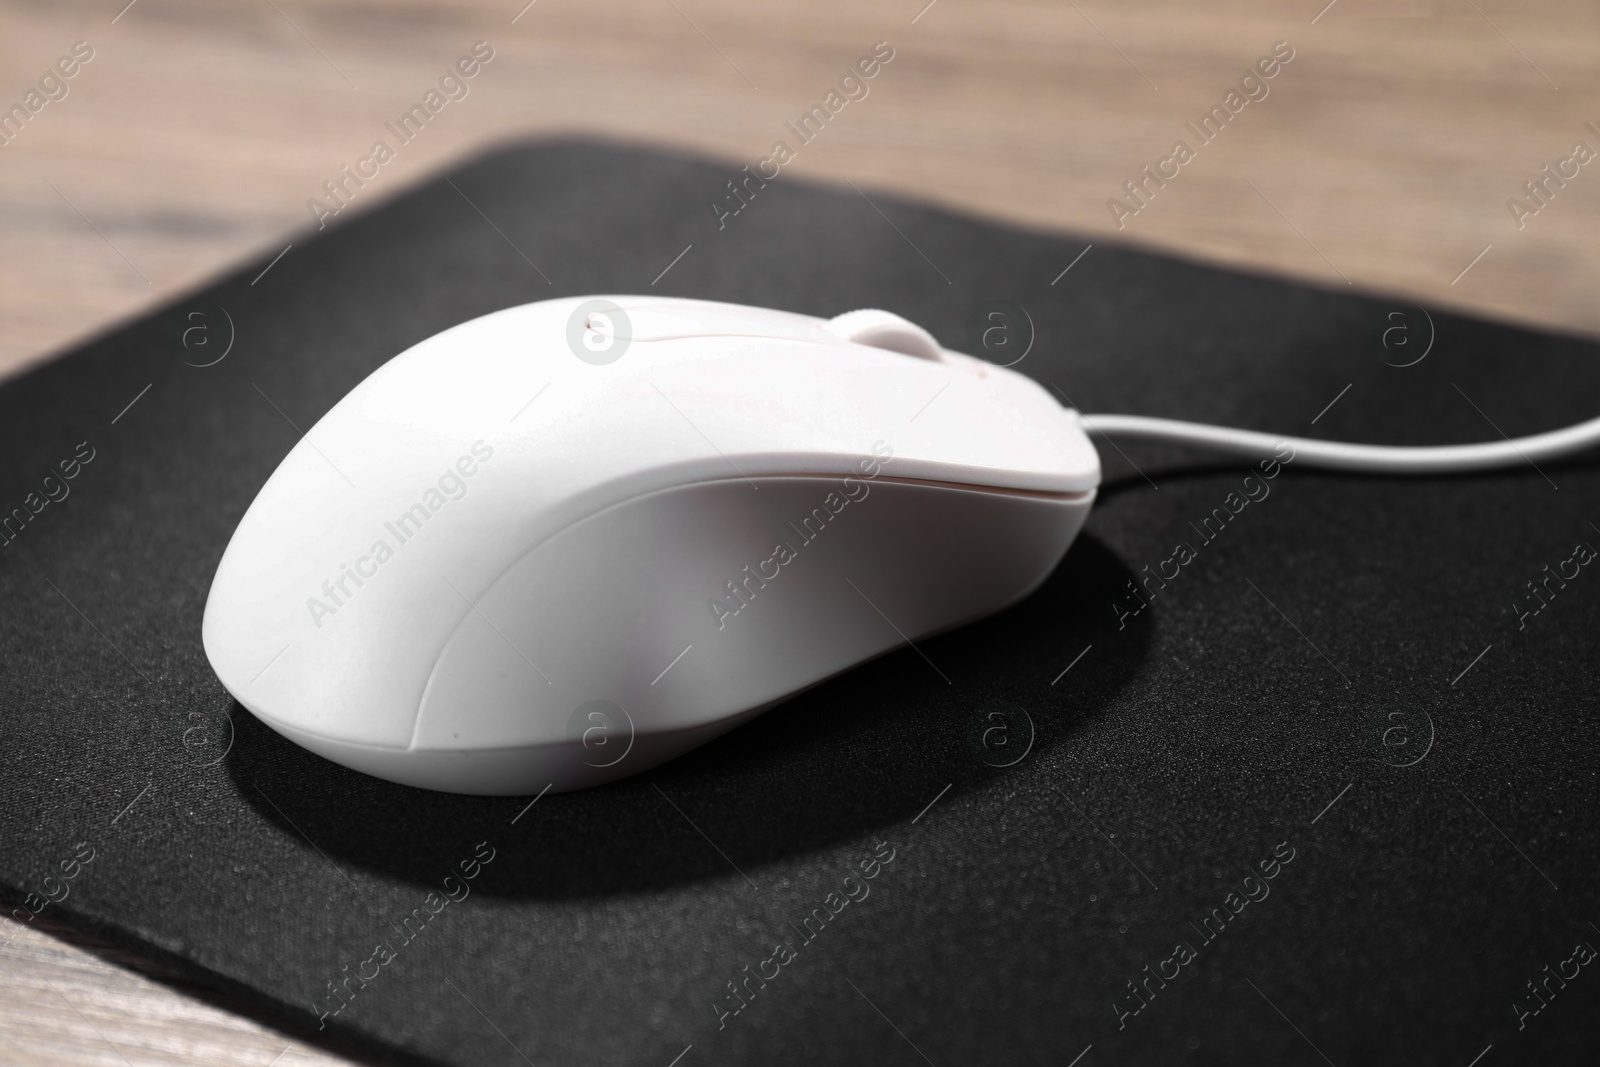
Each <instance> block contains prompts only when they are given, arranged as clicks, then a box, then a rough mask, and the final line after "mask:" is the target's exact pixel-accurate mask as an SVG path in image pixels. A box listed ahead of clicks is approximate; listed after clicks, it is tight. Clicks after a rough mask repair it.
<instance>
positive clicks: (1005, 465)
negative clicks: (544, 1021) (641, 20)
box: [202, 296, 1100, 795]
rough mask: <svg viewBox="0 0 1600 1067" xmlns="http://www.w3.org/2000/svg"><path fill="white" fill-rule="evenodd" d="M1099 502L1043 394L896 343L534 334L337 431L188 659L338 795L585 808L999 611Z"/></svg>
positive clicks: (272, 502) (452, 364)
mask: <svg viewBox="0 0 1600 1067" xmlns="http://www.w3.org/2000/svg"><path fill="white" fill-rule="evenodd" d="M1099 478H1100V467H1099V459H1098V456H1097V455H1096V452H1095V450H1094V448H1093V446H1092V445H1091V444H1090V442H1089V440H1088V438H1087V437H1086V436H1085V434H1084V432H1083V430H1082V429H1081V428H1080V426H1079V424H1078V421H1077V419H1076V417H1075V416H1074V413H1073V412H1071V411H1070V410H1069V409H1066V408H1063V407H1062V406H1061V405H1060V404H1058V403H1057V402H1056V401H1055V400H1054V398H1053V397H1051V395H1050V394H1049V393H1048V392H1046V391H1045V390H1044V389H1043V388H1041V387H1040V386H1039V385H1038V384H1037V383H1035V382H1033V381H1032V380H1031V379H1029V378H1027V377H1025V376H1023V375H1021V374H1018V373H1016V372H1015V371H1011V370H1007V369H1005V368H1002V367H998V366H995V365H992V364H989V363H987V362H985V361H982V360H978V359H973V358H971V357H969V356H965V355H961V354H958V353H954V352H950V351H947V350H944V349H942V348H941V347H940V346H939V345H938V344H937V342H936V341H934V339H933V338H932V337H931V336H929V335H928V334H927V333H926V332H925V331H922V330H921V329H920V328H918V327H916V326H914V325H912V324H910V323H908V322H906V321H905V320H903V319H900V318H898V317H897V316H894V315H891V314H889V313H887V312H880V311H859V312H851V313H849V314H846V315H842V316H839V317H838V318H835V319H831V320H828V319H819V318H812V317H810V316H803V315H795V314H788V313H784V312H776V311H768V310H763V309H757V308H748V307H740V306H737V305H730V304H717V303H711V302H705V301H693V300H681V299H668V298H659V297H633V296H612V297H603V298H602V297H576V298H564V299H557V300H547V301H541V302H538V303H533V304H527V305H524V306H521V307H515V308H510V309H507V310H504V311H499V312H496V313H493V314H490V315H486V316H483V317H481V318H478V319H475V320H472V321H470V322H467V323H463V324H462V325H460V326H457V327H454V328H453V329H450V330H447V331H445V332H443V333H440V334H438V335H436V336H434V337H431V338H429V339H427V340H425V341H423V342H421V343H420V344H417V345H415V346H414V347H412V348H410V349H408V350H407V351H405V352H403V353H401V354H400V355H398V356H396V357H395V358H394V359H392V360H390V361H389V362H388V363H386V364H384V365H383V366H382V367H380V368H378V370H376V371H374V372H373V373H372V374H371V375H370V376H369V377H368V378H367V379H366V380H365V381H363V382H361V384H359V385H358V386H356V388H355V389H353V390H352V391H351V392H350V394H349V395H347V396H346V397H345V398H344V399H342V400H341V401H339V402H338V403H337V404H336V405H334V407H333V408H332V409H331V410H329V411H328V412H327V414H325V415H324V416H323V417H322V418H321V420H320V421H318V422H317V423H316V425H315V426H313V427H312V428H311V429H310V430H309V431H308V432H307V433H306V434H305V436H304V437H303V438H302V439H301V440H300V442H299V443H298V444H296V445H295V446H294V447H293V448H292V449H291V450H290V451H289V454H288V455H287V456H286V457H285V458H284V460H283V461H282V463H281V464H280V465H279V467H278V468H277V470H276V471H275V472H274V473H273V474H272V476H271V477H270V478H269V479H268V481H267V483H266V484H265V485H264V486H263V487H262V489H261V491H260V493H259V495H258V496H257V497H256V499H255V501H254V502H253V503H252V504H251V505H250V507H249V509H248V510H247V511H246V513H245V515H244V517H243V518H242V520H241V521H240V523H239V526H238V529H237V530H236V531H235V533H234V535H233V538H232V540H231V541H230V543H229V544H228V547H227V549H226V551H225V552H224V554H223V557H222V559H221V561H220V563H219V565H218V568H217V573H216V577H215V579H214V581H213V583H212V586H211V590H210V594H209V596H208V598H207V601H206V608H205V616H204V621H203V624H202V637H203V642H204V646H205V651H206V655H207V657H208V659H209V660H210V662H211V664H212V667H213V668H214V669H215V671H216V673H217V675H218V677H219V678H220V679H221V681H222V683H223V685H224V686H225V687H226V688H227V690H228V691H229V692H230V693H231V694H232V695H233V696H234V697H235V698H236V699H237V700H238V701H239V702H240V703H241V704H242V705H244V707H245V708H247V709H248V710H249V711H250V712H251V713H252V714H254V715H256V716H257V717H258V718H260V719H261V720H262V721H263V722H264V723H266V724H267V725H268V726H270V727H271V728H272V729H274V730H276V731H277V732H279V733H280V734H282V735H283V736H285V737H287V738H289V739H290V740H292V741H294V742H296V743H297V744H300V745H302V746H304V747H305V748H307V749H310V750H311V751H313V752H316V753H318V754H320V755H322V756H325V757H327V758H328V759H331V760H334V761H336V762H338V763H341V764H344V765H345V766H348V767H352V768H354V769H356V770H360V771H364V772H366V773H369V774H373V775H376V776H378V777H380V778H385V779H389V780H391V781H395V782H400V783H404V784H408V785H414V786H420V787H423V788H428V789H436V790H444V791H448V792H459V793H475V794H495V795H521V794H532V793H538V792H541V791H542V790H545V789H547V788H548V789H551V790H555V791H561V790H569V789H578V788H583V787H586V786H592V785H597V784H600V783H603V782H606V781H611V780H614V779H617V778H621V777H625V776H627V775H631V774H635V773H638V772H640V771H642V770H645V769H647V768H649V767H652V766H655V765H657V764H659V763H661V762H663V761H665V760H668V759H671V758H673V757H675V756H677V755H679V754H681V753H683V752H686V751H688V750H689V749H692V748H694V747H696V746H698V745H701V744H704V743H705V742H706V741H709V740H710V739H712V738H714V737H716V736H717V735H718V734H721V733H723V732H725V731H727V730H729V729H731V728H733V727H734V726H736V725H738V724H739V723H741V722H743V721H746V720H747V719H749V718H750V717H752V716H754V715H756V714H759V713H760V712H761V711H763V710H765V709H767V708H769V707H771V706H773V705H774V704H777V703H780V702H782V701H783V700H785V699H787V698H789V697H791V696H793V695H795V694H796V693H799V692H800V691H802V690H805V689H807V688H809V687H811V686H814V685H817V684H818V683H820V682H823V681H825V680H827V679H828V678H830V677H832V676H834V675H837V674H839V673H841V672H843V671H846V670H848V669H849V668H851V667H852V666H854V665H856V664H859V663H861V662H863V661H864V660H867V659H871V658H873V657H875V656H878V655H881V654H883V653H886V652H889V651H892V650H894V649H896V648H898V647H900V646H903V645H905V644H907V643H908V642H916V641H918V640H919V639H920V638H922V637H925V636H927V635H930V634H933V633H936V632H938V631H941V630H946V629H949V628H951V627H954V626H958V625H961V624H962V623H965V622H969V621H972V620H975V619H978V618H981V617H983V616H986V615H989V614H992V613H994V612H996V611H999V610H1001V609H1003V608H1005V607H1007V606H1009V605H1011V604H1014V603H1015V602H1017V601H1018V600H1020V599H1022V598H1023V597H1025V596H1027V595H1028V594H1029V593H1030V592H1032V591H1033V590H1034V589H1035V588H1036V587H1037V586H1038V585H1039V584H1040V583H1041V582H1043V581H1044V579H1045V578H1046V577H1047V576H1048V575H1049V574H1050V572H1051V571H1052V570H1053V569H1054V568H1055V566H1056V565H1057V564H1058V563H1059V561H1060V560H1061V558H1062V556H1063V555H1064V553H1065V552H1066V550H1067V548H1068V546H1069V545H1070V544H1071V542H1072V540H1073V538H1074V537H1075V536H1076V535H1077V533H1078V531H1079V530H1080V529H1081V527H1082V525H1083V522H1084V520H1085V518H1086V517H1087V514H1088V511H1089V508H1090V506H1091V504H1092V502H1093V500H1094V495H1095V491H1096V488H1097V487H1098V484H1099ZM936 671H937V667H934V666H932V665H931V664H930V671H929V673H930V676H933V675H934V673H935V672H936ZM940 684H942V681H941V682H940Z"/></svg>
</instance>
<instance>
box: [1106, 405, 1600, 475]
mask: <svg viewBox="0 0 1600 1067" xmlns="http://www.w3.org/2000/svg"><path fill="white" fill-rule="evenodd" d="M1078 421H1079V422H1080V423H1081V424H1082V426H1083V427H1084V428H1085V429H1089V430H1094V431H1097V432H1098V433H1101V434H1103V435H1105V436H1106V437H1108V438H1117V439H1121V440H1131V441H1163V442H1166V443H1168V444H1177V445H1193V446H1196V447H1199V448H1206V449H1210V450H1212V451H1216V452H1223V453H1226V454H1228V455H1233V456H1243V457H1246V458H1249V459H1261V458H1262V457H1264V456H1270V455H1271V454H1272V453H1273V450H1274V449H1276V448H1277V447H1278V446H1280V445H1284V444H1287V445H1289V446H1290V447H1291V448H1293V449H1294V462H1295V463H1296V464H1297V465H1301V466H1307V467H1320V468H1324V469H1327V470H1343V471H1365V472H1368V473H1376V474H1445V473H1456V472H1461V471H1486V470H1497V469H1499V468H1502V467H1514V466H1517V465H1518V464H1522V463H1536V462H1537V461H1538V460H1541V459H1555V458H1558V457H1561V456H1569V455H1572V454H1573V453H1575V452H1581V451H1583V450H1584V449H1586V448H1592V447H1594V446H1595V445H1600V418H1596V419H1590V420H1589V421H1588V422H1580V423H1578V424H1577V425H1576V426H1568V427H1566V428H1564V429H1560V430H1551V431H1550V432H1549V433H1540V434H1534V435H1533V436H1531V437H1517V438H1510V437H1507V438H1506V439H1505V440H1504V441H1490V442H1485V443H1482V444H1475V445H1429V446H1422V447H1410V446H1396V445H1353V444H1343V443H1340V442H1337V441H1318V440H1314V439H1312V438H1309V437H1282V436H1278V435H1276V434H1270V433H1260V432H1258V431H1255V430H1235V429H1230V428H1228V427H1226V426H1206V425H1204V424H1202V423H1198V422H1183V421H1180V420H1178V419H1154V418H1147V417H1145V416H1143V415H1085V414H1083V413H1081V412H1079V413H1078Z"/></svg>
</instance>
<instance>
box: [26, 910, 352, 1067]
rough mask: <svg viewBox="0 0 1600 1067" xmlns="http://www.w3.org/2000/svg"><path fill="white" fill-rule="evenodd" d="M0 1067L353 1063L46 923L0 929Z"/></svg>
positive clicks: (314, 1066)
mask: <svg viewBox="0 0 1600 1067" xmlns="http://www.w3.org/2000/svg"><path fill="white" fill-rule="evenodd" d="M0 946H3V947H0V991H3V993H0V1065H4V1067H39V1065H41V1064H72V1065H80V1064H81V1065H85V1067H87V1065H90V1064H93V1065H95V1067H101V1065H104V1067H128V1065H129V1064H135V1065H137V1067H147V1065H148V1067H168V1065H171V1067H183V1065H188V1064H195V1063H211V1064H228V1065H239V1067H246V1065H248V1067H269V1065H271V1067H337V1065H343V1064H350V1063H353V1062H355V1061H350V1060H345V1059H341V1058H339V1057H338V1056H335V1055H332V1054H330V1053H328V1052H325V1051H322V1050H320V1049H317V1048H314V1047H312V1046H310V1045H307V1044H306V1043H305V1042H303V1041H299V1040H295V1039H294V1038H290V1037H286V1036H284V1035H282V1034H280V1033H278V1032H277V1031H275V1030H272V1029H270V1028H268V1027H266V1026H262V1025H261V1024H259V1023H256V1022H253V1021H251V1020H250V1019H247V1018H244V1017H243V1016H241V1015H237V1014H234V1013H233V1012H230V1011H228V1010H226V1008H225V1007H224V1006H221V1005H220V1004H219V1003H218V1002H215V1001H210V1002H208V1001H205V1000H200V999H197V998H196V997H194V996H191V995H187V994H185V993H183V992H180V991H179V989H178V988H175V987H174V985H173V984H171V983H172V981H173V976H171V975H170V974H167V973H165V972H164V971H162V969H161V968H160V967H158V966H155V965H153V964H150V963H148V962H145V961H142V960H138V959H136V958H134V957H130V956H127V955H126V954H123V953H119V952H117V951H116V950H114V949H110V948H107V947H106V946H104V945H101V944H99V943H98V942H96V941H94V940H93V939H92V938H88V937H84V936H83V935H81V934H75V933H72V932H71V931H69V930H67V929H65V928H63V927H60V926H57V925H55V924H53V923H51V922H50V921H49V920H48V919H47V918H38V919H35V920H34V922H33V923H30V924H27V925H24V924H22V923H19V922H17V921H15V920H14V919H10V918H7V919H4V920H3V921H0Z"/></svg>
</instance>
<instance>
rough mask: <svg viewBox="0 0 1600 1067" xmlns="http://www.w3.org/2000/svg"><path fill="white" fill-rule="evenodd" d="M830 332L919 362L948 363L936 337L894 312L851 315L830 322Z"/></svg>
mask: <svg viewBox="0 0 1600 1067" xmlns="http://www.w3.org/2000/svg"><path fill="white" fill-rule="evenodd" d="M828 330H829V331H830V332H831V333H834V334H836V335H837V336H839V337H841V338H843V339H844V340H846V341H850V342H853V343H855V344H858V345H870V346H871V347H873V348H885V349H888V350H889V351H890V352H899V353H901V354H902V355H907V356H915V357H916V358H917V359H931V360H943V359H944V349H942V348H940V347H939V342H938V341H936V340H935V339H934V336H933V334H931V333H929V332H928V331H927V330H924V329H923V328H922V327H921V326H918V325H917V324H916V323H914V322H911V321H910V320H909V319H903V318H901V317H900V316H899V315H896V314H895V313H894V312H892V311H880V310H879V309H877V308H862V309H861V310H860V311H847V312H845V313H844V314H843V315H838V316H835V317H834V318H831V319H829V320H828Z"/></svg>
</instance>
